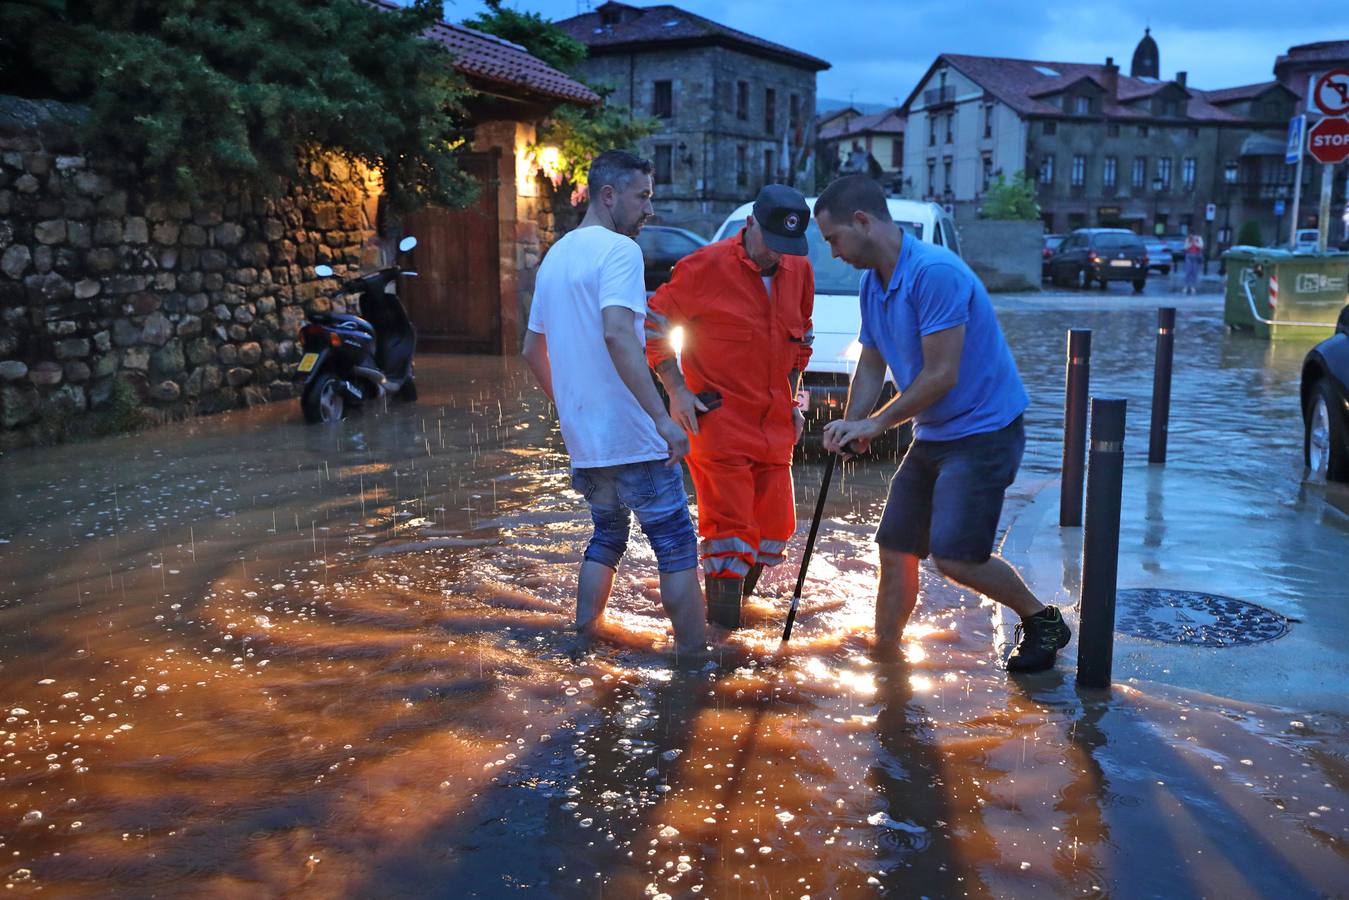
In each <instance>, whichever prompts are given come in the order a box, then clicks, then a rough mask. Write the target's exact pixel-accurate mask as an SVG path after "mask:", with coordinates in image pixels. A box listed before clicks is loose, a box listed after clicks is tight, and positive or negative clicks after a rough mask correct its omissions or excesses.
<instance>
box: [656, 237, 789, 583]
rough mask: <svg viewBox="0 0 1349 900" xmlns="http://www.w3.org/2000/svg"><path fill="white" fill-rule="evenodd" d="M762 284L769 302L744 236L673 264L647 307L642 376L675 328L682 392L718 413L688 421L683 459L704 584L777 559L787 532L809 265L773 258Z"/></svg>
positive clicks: (668, 352)
mask: <svg viewBox="0 0 1349 900" xmlns="http://www.w3.org/2000/svg"><path fill="white" fill-rule="evenodd" d="M772 286H773V287H772V292H771V295H770V292H769V291H768V289H767V288H766V287H765V286H764V280H763V276H762V275H761V274H760V272H759V269H758V267H757V266H756V265H755V264H754V262H753V261H752V260H751V259H750V258H749V256H748V255H747V254H746V253H745V246H744V231H743V230H742V231H741V233H740V234H738V235H736V236H735V237H730V238H727V239H726V240H723V241H718V242H717V243H715V244H709V245H708V246H706V247H703V248H702V249H700V250H698V251H696V252H694V253H693V254H691V255H689V256H687V257H685V258H684V259H683V260H681V261H680V262H679V263H677V264H676V265H675V267H674V272H673V273H672V276H671V278H670V281H669V283H667V284H665V285H662V286H661V288H660V289H659V290H657V291H656V293H655V295H654V296H653V297H652V298H651V299H650V301H649V302H648V304H647V306H648V312H647V317H646V328H647V344H646V349H647V361H648V362H649V363H650V365H651V366H652V368H655V367H656V366H658V365H659V364H660V363H662V362H664V361H666V360H668V359H672V358H673V357H674V351H673V349H672V348H671V347H670V344H669V341H668V337H669V333H670V331H671V330H673V329H674V328H676V327H680V326H682V327H683V329H684V339H683V348H682V352H681V359H682V368H683V373H684V381H685V383H686V384H687V385H688V388H689V390H691V391H693V392H694V393H695V394H696V393H698V392H700V391H707V390H713V391H717V392H719V393H720V394H721V397H722V403H721V407H720V408H719V409H715V410H712V411H710V412H706V413H702V414H701V415H700V416H699V417H698V433H697V434H695V435H691V436H690V439H691V445H692V446H691V449H690V452H689V456H688V464H689V471H690V472H691V473H692V475H693V486H694V490H695V491H696V492H697V495H698V534H699V536H700V537H701V538H702V548H701V558H702V562H703V571H704V573H705V574H706V575H707V576H708V577H710V578H743V577H744V576H745V575H746V573H747V572H748V571H749V569H750V566H751V565H753V564H755V563H760V564H763V565H767V566H772V565H776V564H778V563H780V562H782V561H783V559H785V558H786V557H785V551H786V547H787V540H788V539H789V538H790V537H791V536H792V534H793V532H795V530H796V503H795V497H794V495H793V492H792V470H791V462H792V447H793V446H795V444H796V425H795V422H794V420H793V416H792V410H793V409H794V407H795V404H796V397H795V395H794V394H793V389H792V385H791V384H790V383H789V377H788V376H789V375H790V373H791V372H792V370H793V369H795V370H796V371H798V372H800V371H804V370H805V368H806V363H807V362H808V361H809V360H810V352H811V344H812V343H813V341H814V330H813V329H812V326H811V318H810V317H811V313H812V311H813V309H814V305H815V275H814V272H813V271H812V269H811V267H810V262H809V261H808V260H807V259H806V258H805V257H801V256H783V257H782V261H781V262H780V263H779V264H778V267H777V271H776V273H775V274H774V275H773V277H772Z"/></svg>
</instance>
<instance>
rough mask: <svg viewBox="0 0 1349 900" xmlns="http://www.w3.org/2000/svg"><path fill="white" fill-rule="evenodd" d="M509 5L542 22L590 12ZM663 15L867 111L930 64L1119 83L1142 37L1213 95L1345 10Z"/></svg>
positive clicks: (812, 2) (885, 6)
mask: <svg viewBox="0 0 1349 900" xmlns="http://www.w3.org/2000/svg"><path fill="white" fill-rule="evenodd" d="M508 2H509V4H510V5H513V6H515V7H516V8H518V9H522V10H527V11H531V12H538V13H541V14H543V15H544V16H546V17H548V18H551V19H564V18H567V17H569V16H573V15H576V14H577V13H578V12H584V11H586V10H587V9H589V8H591V7H592V6H598V5H599V4H598V3H589V2H586V0H580V2H578V0H508ZM632 5H633V6H652V5H656V4H653V3H647V2H634V3H633V4H632ZM673 5H675V6H678V7H680V8H682V9H686V10H688V11H690V12H694V13H697V14H699V15H701V16H705V17H707V18H709V19H712V20H714V21H717V22H721V23H722V24H724V25H730V26H731V27H733V28H738V29H740V30H742V31H747V32H749V33H750V34H754V35H757V36H759V37H763V38H766V39H768V40H770V41H775V42H777V43H779V44H784V45H786V46H788V47H791V48H793V49H796V50H801V51H804V52H806V53H809V54H811V55H813V56H818V57H820V58H821V59H824V60H827V61H828V62H830V63H831V64H832V66H833V67H832V68H831V69H828V70H826V71H824V72H821V73H820V76H819V95H820V96H821V97H827V98H831V99H841V100H846V99H848V98H849V97H850V96H851V97H852V98H854V99H856V100H858V101H863V102H876V103H895V102H896V98H898V99H899V100H903V98H904V97H905V96H906V95H907V94H908V93H909V91H910V90H912V89H913V87H914V85H915V83H916V82H917V80H918V79H919V78H920V77H922V74H923V72H924V71H926V69H927V67H928V66H929V65H930V64H931V63H932V60H933V59H934V58H935V57H936V56H937V54H938V53H969V54H975V55H980V56H1010V57H1017V58H1021V59H1037V60H1050V61H1055V62H1104V61H1105V58H1106V57H1107V56H1113V57H1114V58H1115V61H1116V62H1117V63H1119V64H1120V65H1121V67H1122V68H1123V69H1124V71H1125V72H1126V73H1127V72H1128V69H1129V60H1130V58H1131V57H1132V56H1133V51H1134V46H1135V45H1136V44H1137V43H1138V39H1139V38H1141V37H1142V36H1143V28H1144V26H1145V25H1151V27H1152V34H1153V37H1154V38H1156V40H1157V45H1158V47H1159V49H1160V50H1161V66H1162V73H1161V74H1162V77H1164V78H1173V77H1175V73H1176V72H1177V71H1178V70H1184V71H1186V72H1188V73H1189V83H1190V84H1191V85H1192V86H1194V87H1199V88H1204V89H1208V90H1212V89H1215V88H1221V87H1234V86H1236V85H1239V84H1250V83H1253V82H1257V81H1268V80H1270V79H1271V78H1273V77H1274V76H1273V66H1274V59H1275V57H1276V56H1278V55H1279V54H1280V53H1282V52H1284V51H1285V50H1287V48H1288V47H1290V46H1292V45H1294V44H1305V43H1310V42H1312V41H1325V40H1343V39H1349V12H1346V4H1345V2H1344V0H1283V2H1278V3H1274V2H1270V0H1259V2H1257V0H1222V2H1215V0H1197V2H1196V0H1191V2H1177V0H1086V2H1085V3H1083V2H1076V3H1074V2H1064V0H1059V2H1024V0H1022V2H1013V0H823V2H822V0H781V2H771V0H765V2H744V0H741V2H738V3H737V2H730V3H727V2H725V0H721V2H715V0H679V2H677V3H675V4H673ZM482 9H483V5H482V3H481V2H479V0H449V2H446V3H445V18H446V19H447V20H449V21H452V22H460V21H463V20H464V19H466V18H468V17H470V16H472V15H475V14H477V13H478V12H479V11H481V10H482ZM1271 10H1277V11H1278V14H1277V16H1276V15H1273V14H1272V13H1271Z"/></svg>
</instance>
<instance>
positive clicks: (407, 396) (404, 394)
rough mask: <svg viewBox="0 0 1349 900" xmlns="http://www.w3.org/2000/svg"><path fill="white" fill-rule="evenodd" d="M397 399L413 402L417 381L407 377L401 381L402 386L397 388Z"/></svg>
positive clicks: (415, 395)
mask: <svg viewBox="0 0 1349 900" xmlns="http://www.w3.org/2000/svg"><path fill="white" fill-rule="evenodd" d="M398 399H399V400H405V401H407V402H408V403H413V402H415V401H416V400H417V382H416V381H414V380H413V379H411V378H409V379H408V380H407V381H405V382H403V386H402V387H400V388H399V389H398Z"/></svg>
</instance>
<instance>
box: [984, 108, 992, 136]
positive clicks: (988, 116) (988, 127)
mask: <svg viewBox="0 0 1349 900" xmlns="http://www.w3.org/2000/svg"><path fill="white" fill-rule="evenodd" d="M992 136H993V104H992V103H990V104H988V105H986V106H985V107H984V137H986V138H991V137H992Z"/></svg>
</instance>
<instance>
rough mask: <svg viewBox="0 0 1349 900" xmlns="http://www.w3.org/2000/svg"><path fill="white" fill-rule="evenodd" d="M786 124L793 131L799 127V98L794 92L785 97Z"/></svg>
mask: <svg viewBox="0 0 1349 900" xmlns="http://www.w3.org/2000/svg"><path fill="white" fill-rule="evenodd" d="M787 125H788V126H790V127H791V129H792V131H793V132H795V131H796V129H798V128H800V127H801V98H800V96H798V95H796V94H792V95H790V96H788V98H787Z"/></svg>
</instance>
